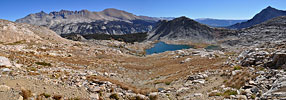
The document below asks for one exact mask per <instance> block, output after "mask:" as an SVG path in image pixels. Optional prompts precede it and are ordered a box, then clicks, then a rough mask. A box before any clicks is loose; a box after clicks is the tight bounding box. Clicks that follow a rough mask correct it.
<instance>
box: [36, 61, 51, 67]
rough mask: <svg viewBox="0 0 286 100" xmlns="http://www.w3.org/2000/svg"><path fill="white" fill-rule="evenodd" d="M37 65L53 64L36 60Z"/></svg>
mask: <svg viewBox="0 0 286 100" xmlns="http://www.w3.org/2000/svg"><path fill="white" fill-rule="evenodd" d="M36 64H37V65H42V66H52V64H51V63H46V62H36Z"/></svg>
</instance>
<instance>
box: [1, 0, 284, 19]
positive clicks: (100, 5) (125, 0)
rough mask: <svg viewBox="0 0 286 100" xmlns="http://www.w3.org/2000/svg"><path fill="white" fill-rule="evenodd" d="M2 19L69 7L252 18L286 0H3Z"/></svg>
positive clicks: (92, 9) (201, 16)
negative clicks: (268, 7)
mask: <svg viewBox="0 0 286 100" xmlns="http://www.w3.org/2000/svg"><path fill="white" fill-rule="evenodd" d="M0 4H1V6H0V12H1V13H0V19H7V20H11V21H14V20H16V19H19V18H22V17H24V16H26V15H28V14H30V13H36V12H40V11H45V12H47V13H48V12H51V11H59V10H61V9H65V10H82V9H87V10H90V11H101V10H103V9H105V8H116V9H120V10H125V11H127V12H131V13H133V14H136V15H146V16H153V17H178V16H187V17H190V18H193V19H194V18H218V19H250V18H252V17H253V16H254V15H255V14H256V13H258V12H259V11H261V10H262V9H264V8H266V7H267V6H272V7H274V8H277V9H281V10H286V0H0Z"/></svg>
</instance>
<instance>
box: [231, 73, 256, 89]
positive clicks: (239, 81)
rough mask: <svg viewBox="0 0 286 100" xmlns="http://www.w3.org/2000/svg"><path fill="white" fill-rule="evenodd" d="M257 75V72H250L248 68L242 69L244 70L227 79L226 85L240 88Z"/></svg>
mask: <svg viewBox="0 0 286 100" xmlns="http://www.w3.org/2000/svg"><path fill="white" fill-rule="evenodd" d="M255 77H257V75H256V74H254V73H251V72H248V71H246V70H242V72H240V73H238V74H236V75H234V76H231V77H230V80H227V81H226V83H225V85H226V86H228V87H232V88H236V89H239V88H241V87H242V86H243V85H244V84H245V83H246V82H248V81H249V80H251V79H254V78H255Z"/></svg>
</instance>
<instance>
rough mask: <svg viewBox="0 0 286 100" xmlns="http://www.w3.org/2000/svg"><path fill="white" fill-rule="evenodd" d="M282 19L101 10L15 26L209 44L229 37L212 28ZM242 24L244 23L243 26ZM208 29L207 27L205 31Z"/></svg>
mask: <svg viewBox="0 0 286 100" xmlns="http://www.w3.org/2000/svg"><path fill="white" fill-rule="evenodd" d="M283 15H286V12H285V11H282V10H277V9H275V8H272V7H270V6H269V7H267V8H265V9H263V10H262V11H261V12H260V13H258V14H256V15H255V16H254V17H253V18H252V19H250V20H248V21H245V20H218V19H195V20H192V19H189V18H187V17H179V18H175V19H174V18H173V17H148V16H137V15H134V14H132V13H128V12H126V11H122V10H117V9H113V8H110V9H105V10H103V11H100V12H91V11H88V10H81V11H67V10H61V11H59V12H56V11H55V12H50V13H49V14H47V13H45V12H39V13H36V14H30V15H28V16H26V17H24V18H22V19H18V20H16V22H18V23H28V24H33V25H40V26H46V27H48V28H50V29H52V30H53V31H55V32H56V33H57V34H72V33H75V34H82V35H83V34H110V35H120V34H131V33H142V32H143V33H144V32H148V40H162V39H168V40H191V41H204V42H212V41H214V40H215V39H216V38H217V37H220V38H223V37H222V36H229V35H228V34H231V35H233V34H234V33H235V32H233V31H232V30H227V29H221V28H215V27H225V26H227V25H231V24H234V23H236V22H241V23H238V24H235V25H231V26H229V27H226V28H230V29H242V28H247V27H251V26H254V25H257V24H260V23H263V22H265V21H267V20H269V19H272V18H275V17H278V16H283ZM243 21H245V22H243ZM209 26H211V27H209Z"/></svg>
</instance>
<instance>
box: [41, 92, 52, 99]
mask: <svg viewBox="0 0 286 100" xmlns="http://www.w3.org/2000/svg"><path fill="white" fill-rule="evenodd" d="M41 96H44V97H45V98H49V97H51V95H50V94H46V93H42V94H41Z"/></svg>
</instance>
